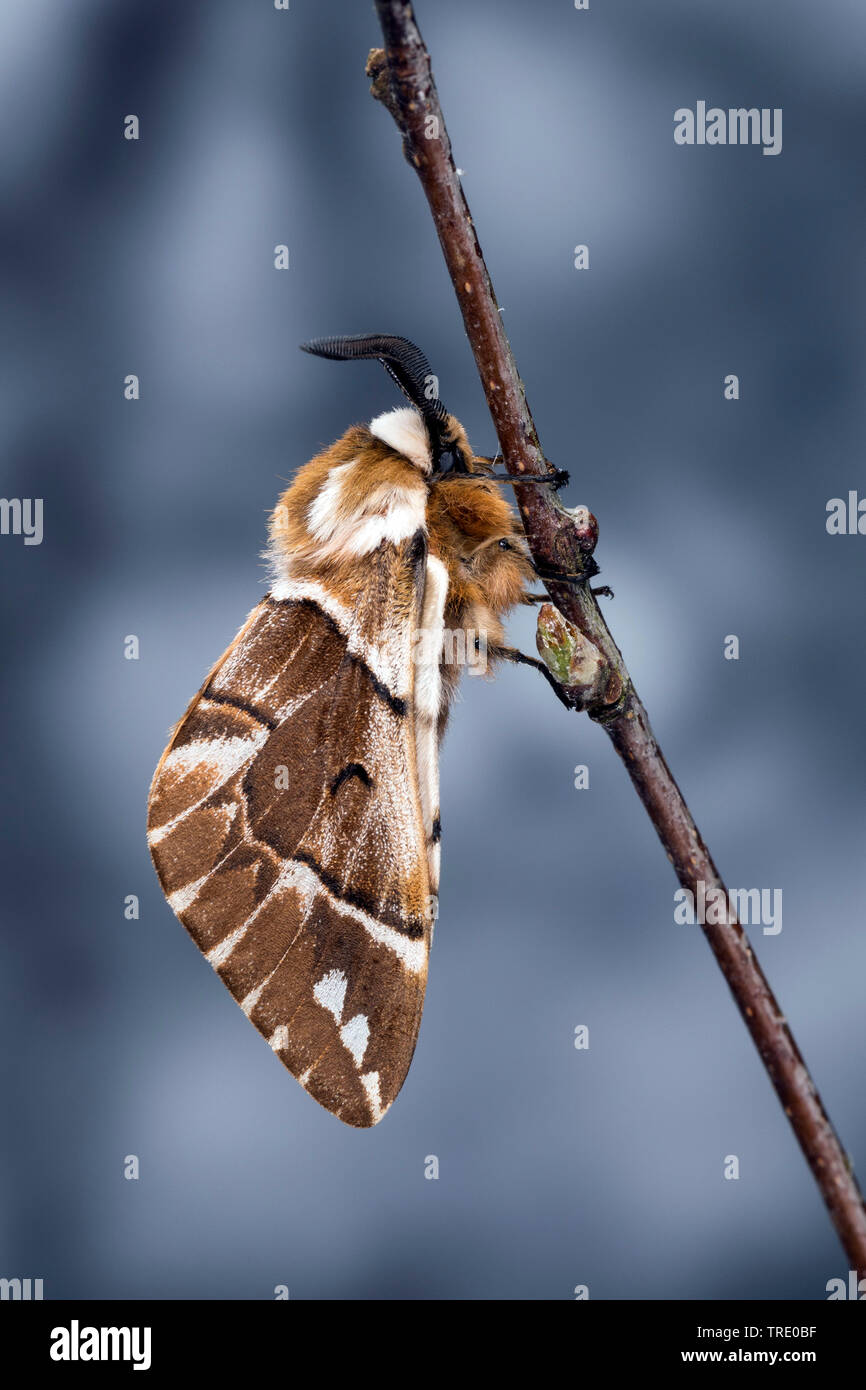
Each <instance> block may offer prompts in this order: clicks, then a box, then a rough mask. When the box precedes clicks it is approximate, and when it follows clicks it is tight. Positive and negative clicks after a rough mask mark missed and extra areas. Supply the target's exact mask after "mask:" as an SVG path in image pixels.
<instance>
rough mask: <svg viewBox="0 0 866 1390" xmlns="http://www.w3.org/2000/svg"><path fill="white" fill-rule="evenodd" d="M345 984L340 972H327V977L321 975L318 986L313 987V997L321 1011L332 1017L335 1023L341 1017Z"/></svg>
mask: <svg viewBox="0 0 866 1390" xmlns="http://www.w3.org/2000/svg"><path fill="white" fill-rule="evenodd" d="M347 983H348V981H347V980H346V977H345V975H344V974H343V972H342V970H329V971H328V973H327V975H323V976H322V978H321V980H319V982H318V984H316V985H314V986H313V995H314V997H315V998H316V999H317V1000H318V1002H319V1003H320V1004H321V1006H322V1008H323V1009H327V1010H328V1013H330V1014H333V1015H334V1018H335V1019H336V1021H337V1023H339V1022H340V1019H341V1018H342V1017H343V1003H344V1001H345V998H346V985H347Z"/></svg>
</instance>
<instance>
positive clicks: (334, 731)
mask: <svg viewBox="0 0 866 1390" xmlns="http://www.w3.org/2000/svg"><path fill="white" fill-rule="evenodd" d="M425 559H426V547H425V545H424V544H423V534H422V533H419V535H418V536H416V537H415V538H414V540H413V541H406V542H403V543H401V544H399V545H391V544H388V545H383V546H381V547H380V548H379V550H377V551H375V552H373V554H372V555H370V556H368V557H365V560H364V562H363V565H359V566H358V575H359V579H358V589H357V593H356V594H355V595H354V596H353V602H352V604H351V607H347V606H346V605H345V604H344V602H343V601H341V600H340V599H339V598H338V597H337V595H336V593H335V592H334V591H333V590H332V589H329V588H328V587H327V585H326V584H325V583H324V582H322V581H321V580H318V581H307V582H303V581H294V582H293V581H286V580H283V581H282V582H281V584H280V586H279V587H278V589H275V591H274V592H273V593H272V594H270V595H268V597H267V598H265V599H264V600H263V602H262V603H260V604H259V606H258V607H257V608H256V609H254V611H253V612H252V613H251V614H250V617H249V619H248V620H247V622H246V624H245V625H244V627H243V628H242V629H241V631H240V633H239V634H238V636H237V637H236V639H235V641H234V642H233V644H232V645H231V647H229V649H228V651H227V652H226V653H225V655H224V657H223V658H222V660H221V661H220V662H219V663H218V664H217V666H216V667H215V668H214V670H213V672H212V673H211V675H210V677H209V678H208V680H207V681H206V682H205V685H204V686H203V687H202V690H201V691H200V692H199V694H198V696H197V697H196V698H195V699H194V700H193V702H192V704H191V706H190V708H189V710H188V711H187V713H186V715H185V716H184V718H183V719H182V721H181V722H180V724H179V725H178V727H177V729H176V731H175V733H174V736H173V738H172V739H171V742H170V743H169V746H168V748H167V749H166V751H165V753H164V754H163V757H162V760H161V762H160V764H159V767H158V768H157V771H156V774H155V777H154V781H153V786H152V788H151V795H150V802H149V810H148V841H149V844H150V849H151V854H152V856H153V860H154V864H155V866H156V870H157V874H158V875H159V879H160V882H161V884H162V887H163V890H164V892H165V894H166V896H167V898H168V901H169V904H170V906H171V907H172V908H173V910H174V911H175V913H176V914H177V916H178V917H179V918H180V920H181V922H182V923H183V925H184V926H185V927H186V929H187V931H188V932H189V933H190V935H191V936H192V938H193V940H194V941H195V942H196V944H197V945H198V946H199V948H200V949H201V950H202V952H203V953H204V954H205V956H206V957H207V959H208V960H209V961H210V963H211V964H212V965H213V966H214V968H215V969H216V971H217V973H218V974H219V975H220V976H221V978H222V980H223V982H224V983H225V984H226V986H227V987H228V989H229V990H230V991H231V993H232V994H233V995H234V997H235V999H236V1000H237V1001H238V1003H239V1004H240V1006H241V1008H242V1009H243V1011H244V1013H245V1014H246V1015H247V1017H248V1018H249V1019H250V1021H251V1022H252V1023H253V1024H254V1025H255V1027H256V1028H258V1030H259V1032H260V1033H262V1034H263V1036H264V1037H265V1038H266V1039H267V1040H268V1042H269V1044H270V1046H271V1047H272V1048H273V1050H274V1052H275V1053H276V1054H277V1056H278V1057H279V1058H280V1060H281V1061H282V1062H283V1063H284V1064H285V1065H286V1066H287V1067H288V1069H289V1070H290V1071H291V1072H292V1073H293V1075H294V1076H296V1077H297V1079H298V1080H299V1081H300V1082H301V1084H302V1086H304V1087H305V1089H306V1090H307V1091H309V1093H310V1094H311V1095H312V1096H313V1097H314V1098H315V1099H316V1100H317V1101H319V1102H320V1104H322V1105H323V1106H325V1107H326V1109H328V1110H330V1111H332V1112H333V1114H335V1115H337V1116H338V1117H339V1118H340V1119H341V1120H344V1121H345V1122H346V1123H348V1124H352V1125H359V1126H367V1125H372V1124H375V1123H376V1122H377V1121H378V1120H379V1119H381V1117H382V1115H383V1114H384V1113H385V1111H386V1110H387V1109H388V1107H389V1106H390V1104H391V1103H392V1101H393V1100H394V1098H395V1096H396V1095H397V1092H398V1091H399V1089H400V1087H401V1085H402V1083H403V1080H404V1078H405V1075H406V1072H407V1071H408V1068H409V1063H410V1062H411V1060H412V1054H413V1051H414V1049H415V1042H416V1039H417V1035H418V1028H419V1025H420V1021H421V1010H422V1007H423V1002H424V989H425V985H426V980H427V959H428V953H429V947H430V940H431V936H432V928H433V918H434V915H435V898H434V896H433V895H434V893H435V891H436V885H435V884H434V883H433V882H432V881H431V868H432V867H433V866H434V865H435V866H436V867H435V869H433V871H434V872H436V873H437V876H438V862H437V858H434V849H435V856H438V845H437V846H435V847H434V846H433V844H432V837H431V834H430V828H429V826H430V820H431V810H430V796H431V795H432V793H431V792H430V783H431V777H432V778H433V780H434V781H435V772H436V769H435V767H434V768H433V769H432V771H431V769H430V768H429V767H426V766H425V769H424V771H423V774H422V775H423V776H424V778H425V781H426V783H427V786H426V789H425V790H424V791H422V788H421V787H420V785H419V770H418V754H417V747H416V728H415V725H416V722H417V720H416V717H415V713H414V701H413V690H414V663H413V652H414V647H415V638H416V632H417V629H418V625H419V621H420V618H421V609H422V603H423V592H424V576H425ZM422 736H423V735H422ZM434 756H435V755H434ZM429 759H430V750H429V748H426V749H425V764H426V763H427V762H429ZM422 795H423V797H424V799H425V802H427V803H428V810H427V812H426V813H425V812H424V811H422ZM425 820H426V822H427V824H426V825H425ZM428 852H429V855H430V862H429V863H428Z"/></svg>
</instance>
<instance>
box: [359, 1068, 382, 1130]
mask: <svg viewBox="0 0 866 1390" xmlns="http://www.w3.org/2000/svg"><path fill="white" fill-rule="evenodd" d="M361 1085H362V1086H363V1087H364V1090H365V1091H366V1092H367V1100H368V1101H369V1102H370V1112H371V1114H372V1116H373V1120H374V1121H376V1120H381V1118H382V1116H383V1115H384V1113H385V1112H384V1110H383V1109H382V1093H381V1091H380V1090H379V1073H378V1072H377V1071H368V1072H367V1073H366V1075H364V1076H362V1077H361Z"/></svg>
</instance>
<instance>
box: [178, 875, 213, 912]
mask: <svg viewBox="0 0 866 1390" xmlns="http://www.w3.org/2000/svg"><path fill="white" fill-rule="evenodd" d="M209 878H210V874H204V875H203V876H202V877H201V878H197V879H196V881H195V883H188V884H187V885H186V887H185V888H178V889H177V891H176V892H174V893H170V894H169V897H168V905H169V907H170V908H171V910H172V912H176V913H177V914H178V916H180V914H181V912H183V911H184V910H185V909H186V908H188V907H189V905H190V903H194V902H195V900H196V898H197V897H198V895H199V893H200V892H201V890H202V888H203V887H204V885H205V884H206V883H207V881H208V879H209Z"/></svg>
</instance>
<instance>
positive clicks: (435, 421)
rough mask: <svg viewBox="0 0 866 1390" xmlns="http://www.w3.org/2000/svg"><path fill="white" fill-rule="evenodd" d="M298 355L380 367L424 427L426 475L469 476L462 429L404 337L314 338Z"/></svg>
mask: <svg viewBox="0 0 866 1390" xmlns="http://www.w3.org/2000/svg"><path fill="white" fill-rule="evenodd" d="M301 350H302V351H303V352H310V353H313V354H314V355H315V356H316V357H327V358H330V359H331V360H332V361H337V362H348V361H363V360H365V359H367V360H369V359H374V360H376V361H379V362H381V363H382V366H383V367H384V368H385V371H386V372H387V373H388V375H389V376H390V377H392V378H393V380H394V381H396V383H397V385H398V386H399V387H400V390H401V391H402V392H403V394H404V396H405V397H406V398H407V400H409V401H411V402H412V405H413V406H414V407H415V409H416V410H417V411H418V413H419V414H420V416H421V419H422V420H423V422H424V426H425V428H426V431H427V437H428V439H429V441H430V473H431V476H432V477H442V476H445V475H447V474H449V473H469V472H471V471H472V450H471V449H470V447H469V441H468V440H467V438H466V433H465V431H464V429H463V426H462V425H461V424H460V422H459V420H457V419H455V417H454V416H453V415H451V414H449V412H448V411H447V410H446V409H445V406H444V405H443V404H442V402H441V401H440V399H439V378H438V377H437V376H436V374H435V373H434V372H433V371H432V370H431V368H430V363H429V362H428V361H427V358H426V357H425V356H424V354H423V352H422V351H421V349H420V348H418V347H416V346H415V344H414V343H411V342H410V341H409V339H408V338H397V337H394V336H392V335H390V334H385V333H364V334H358V335H356V336H353V337H341V338H314V339H313V340H312V341H311V342H309V343H302V344H301Z"/></svg>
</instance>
